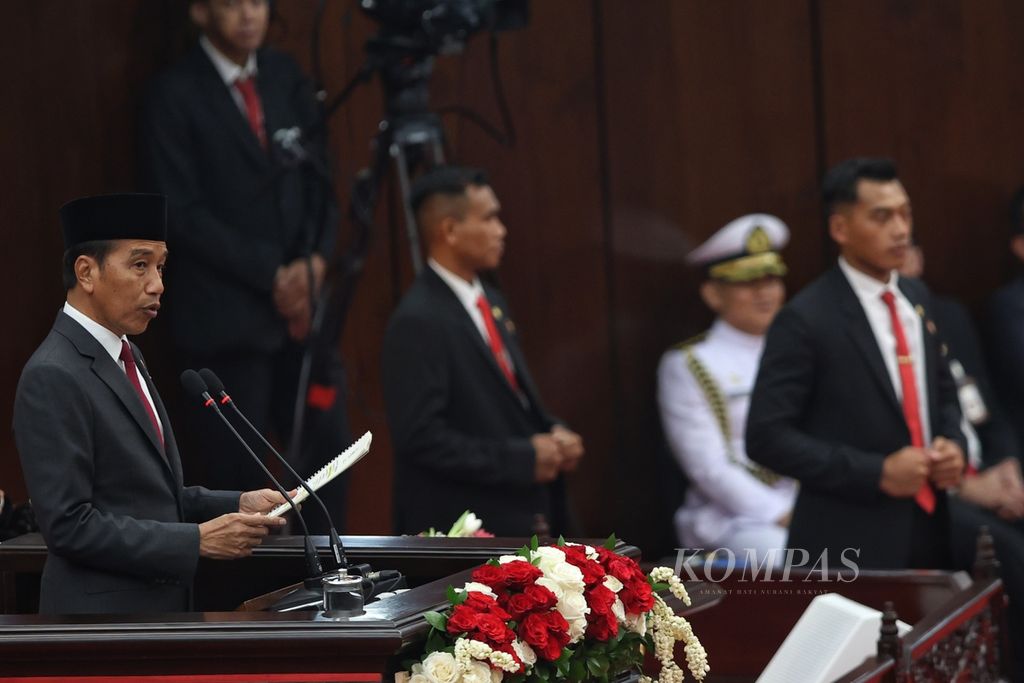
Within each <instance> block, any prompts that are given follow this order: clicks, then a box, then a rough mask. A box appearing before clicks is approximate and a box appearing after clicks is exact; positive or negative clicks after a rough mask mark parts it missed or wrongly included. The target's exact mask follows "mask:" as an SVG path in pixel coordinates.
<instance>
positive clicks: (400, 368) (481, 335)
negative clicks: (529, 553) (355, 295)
mask: <svg viewBox="0 0 1024 683" xmlns="http://www.w3.org/2000/svg"><path fill="white" fill-rule="evenodd" d="M411 202H412V205H413V208H414V210H415V212H416V217H417V222H418V224H419V227H420V230H421V231H422V233H423V237H424V243H425V244H426V245H427V251H428V255H429V260H428V267H427V268H424V270H423V272H422V273H421V274H420V275H419V277H418V278H417V279H416V281H415V282H414V283H413V285H412V287H411V288H410V289H409V291H408V292H406V294H405V296H404V297H403V299H402V301H401V303H400V304H399V306H398V308H397V310H396V311H395V312H394V314H393V315H392V317H391V320H390V322H389V324H388V329H387V332H386V334H385V337H384V349H383V357H382V361H383V386H384V401H385V405H386V408H387V417H388V426H389V428H390V431H391V436H392V442H393V445H394V456H395V478H394V510H395V517H394V527H395V531H396V532H398V533H417V532H420V531H423V530H425V529H427V528H430V527H435V528H447V527H449V526H450V525H451V524H452V522H454V521H455V520H456V519H457V518H458V517H459V515H460V514H462V512H463V511H464V510H467V509H469V510H472V511H473V512H474V513H476V515H477V516H478V517H480V518H481V519H482V520H483V521H484V524H485V526H486V527H487V530H488V531H490V532H492V533H494V534H497V535H499V536H526V535H529V534H531V533H533V532H534V531H535V530H536V525H537V522H538V516H542V517H543V519H544V521H546V522H547V525H548V526H549V527H550V530H551V532H552V533H555V534H558V533H560V532H566V533H569V532H570V531H571V529H570V528H569V521H568V512H567V506H566V501H565V492H564V486H563V478H562V473H563V472H568V471H571V470H573V469H574V468H575V467H576V465H577V464H578V462H579V460H580V458H581V457H582V456H583V441H582V439H581V438H580V437H579V435H577V434H575V433H574V432H572V431H571V430H569V429H568V428H567V427H565V426H564V425H561V424H559V423H558V422H557V421H556V420H555V418H553V417H552V416H551V415H549V414H548V413H547V411H546V410H545V408H544V406H543V404H542V403H541V400H540V396H539V394H538V392H537V388H536V386H535V385H534V382H533V379H532V378H531V376H530V372H529V370H528V369H527V365H526V359H525V357H524V356H523V354H522V351H521V350H520V348H519V342H518V338H517V334H516V328H515V325H514V324H513V323H512V318H511V316H510V314H509V310H508V305H507V304H506V303H505V300H504V298H503V297H502V296H501V294H500V293H499V292H498V290H497V289H495V288H493V287H491V286H490V285H487V284H484V283H483V282H482V281H481V279H480V277H479V274H480V273H481V272H483V271H488V270H493V269H495V268H497V267H498V265H499V263H500V262H501V256H502V253H503V251H504V245H505V234H506V230H505V226H504V225H503V224H502V222H501V219H500V217H499V211H500V208H501V207H500V204H499V203H498V199H497V197H496V196H495V194H494V191H493V190H492V189H491V187H490V185H489V184H488V182H487V179H486V177H485V176H484V175H483V173H482V172H480V171H478V170H475V169H468V168H460V167H453V166H446V167H439V168H435V169H433V170H431V171H428V172H427V173H425V174H424V175H423V176H421V177H420V178H418V179H417V181H416V182H415V183H414V186H413V189H412V193H411ZM542 526H543V525H542Z"/></svg>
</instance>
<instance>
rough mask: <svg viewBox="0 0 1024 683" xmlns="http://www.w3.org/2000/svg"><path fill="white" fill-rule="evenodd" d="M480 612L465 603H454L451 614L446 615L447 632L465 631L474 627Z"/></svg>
mask: <svg viewBox="0 0 1024 683" xmlns="http://www.w3.org/2000/svg"><path fill="white" fill-rule="evenodd" d="M479 616H480V613H479V612H476V611H474V610H473V609H472V608H471V607H467V606H466V605H464V604H463V605H456V607H455V609H453V610H452V615H451V616H450V617H448V633H451V634H453V635H456V634H459V633H467V632H469V631H472V630H473V629H474V628H476V624H477V619H478V618H479Z"/></svg>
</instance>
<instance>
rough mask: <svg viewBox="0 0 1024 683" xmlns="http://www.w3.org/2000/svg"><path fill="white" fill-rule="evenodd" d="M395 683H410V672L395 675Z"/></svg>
mask: <svg viewBox="0 0 1024 683" xmlns="http://www.w3.org/2000/svg"><path fill="white" fill-rule="evenodd" d="M395 683H409V672H408V671H399V672H398V673H396V674H395Z"/></svg>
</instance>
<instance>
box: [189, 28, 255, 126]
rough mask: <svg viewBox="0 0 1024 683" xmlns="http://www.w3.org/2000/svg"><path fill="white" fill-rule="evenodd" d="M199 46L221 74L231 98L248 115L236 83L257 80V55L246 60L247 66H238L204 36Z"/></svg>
mask: <svg viewBox="0 0 1024 683" xmlns="http://www.w3.org/2000/svg"><path fill="white" fill-rule="evenodd" d="M199 44H200V45H201V46H202V48H203V51H204V52H205V53H206V56H207V57H209V58H210V61H211V62H213V67H214V68H215V69H217V73H218V74H220V77H221V79H222V80H223V81H224V85H226V86H227V87H228V92H230V93H231V98H232V99H233V100H234V101H235V104H237V105H238V109H239V110H240V111H241V112H242V113H243V114H246V115H248V114H247V113H246V109H245V100H244V99H243V98H242V93H240V92H238V88H236V87H235V81H237V80H239V79H246V78H255V77H256V73H257V69H256V53H252V54H250V55H249V59H248V60H246V62H245V66H238V65H237V64H235V63H234V62H233V61H231V60H230V59H228V58H227V57H225V56H224V54H223V53H222V52H221V51H220V50H218V49H217V48H216V47H214V46H213V43H211V42H210V40H209V39H208V38H207V37H206V36H203V37H202V38H200V39H199Z"/></svg>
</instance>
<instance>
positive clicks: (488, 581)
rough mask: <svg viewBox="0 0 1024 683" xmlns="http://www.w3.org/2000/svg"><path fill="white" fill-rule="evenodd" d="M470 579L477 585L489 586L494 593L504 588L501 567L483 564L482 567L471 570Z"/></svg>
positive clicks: (503, 573) (503, 574)
mask: <svg viewBox="0 0 1024 683" xmlns="http://www.w3.org/2000/svg"><path fill="white" fill-rule="evenodd" d="M472 578H473V580H474V581H476V582H477V583H482V584H484V585H487V586H490V587H491V588H493V589H494V591H495V592H498V591H500V590H502V589H503V588H505V572H503V571H502V570H501V567H497V566H495V565H493V564H485V565H484V566H482V567H477V568H476V569H474V570H473V577H472Z"/></svg>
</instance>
